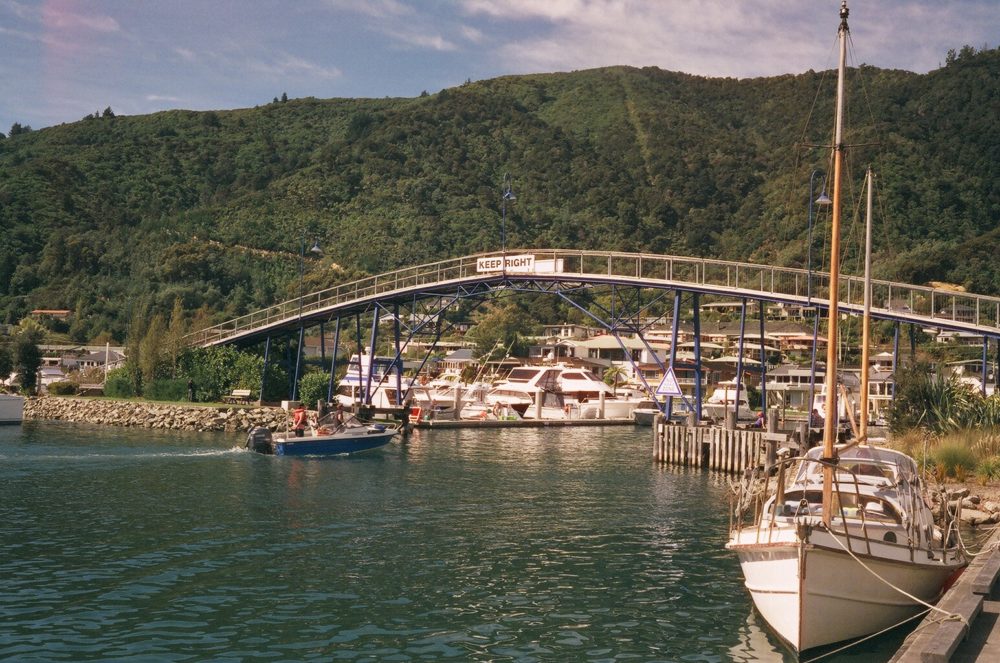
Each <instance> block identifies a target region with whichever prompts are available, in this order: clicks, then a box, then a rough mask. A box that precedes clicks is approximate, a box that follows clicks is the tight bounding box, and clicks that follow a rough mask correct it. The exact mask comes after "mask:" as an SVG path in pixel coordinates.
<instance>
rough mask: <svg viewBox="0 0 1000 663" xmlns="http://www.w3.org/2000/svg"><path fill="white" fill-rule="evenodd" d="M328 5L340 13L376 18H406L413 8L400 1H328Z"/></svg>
mask: <svg viewBox="0 0 1000 663" xmlns="http://www.w3.org/2000/svg"><path fill="white" fill-rule="evenodd" d="M326 4H327V5H329V6H330V7H332V8H333V9H336V10H339V11H347V12H352V13H356V14H365V15H366V16H372V17H374V18H387V17H390V16H406V15H409V14H413V13H414V10H413V8H411V7H409V6H408V5H406V4H404V3H402V2H399V1H398V0H360V1H359V0H326Z"/></svg>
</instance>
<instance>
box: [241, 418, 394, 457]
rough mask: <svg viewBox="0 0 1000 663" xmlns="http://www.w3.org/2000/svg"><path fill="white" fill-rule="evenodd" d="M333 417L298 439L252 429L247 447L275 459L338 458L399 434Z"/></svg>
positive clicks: (288, 433)
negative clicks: (280, 457)
mask: <svg viewBox="0 0 1000 663" xmlns="http://www.w3.org/2000/svg"><path fill="white" fill-rule="evenodd" d="M336 416H337V415H336V414H331V415H328V416H327V417H326V418H324V419H322V420H320V422H319V423H318V424H317V425H316V426H313V427H310V428H309V429H308V430H306V431H304V433H303V435H302V436H301V437H298V436H296V435H295V433H294V432H292V431H286V432H284V433H272V432H271V431H270V430H269V429H268V428H265V427H258V428H254V429H252V430H251V431H250V434H249V435H248V436H247V442H246V447H247V448H248V449H250V450H251V451H256V452H258V453H262V454H274V455H275V456H338V455H343V454H354V453H359V452H362V451H370V450H371V449H377V448H379V447H383V446H385V445H387V444H389V442H391V441H392V438H394V437H395V436H396V435H398V434H399V429H398V428H397V427H395V426H391V425H388V424H381V423H365V422H362V421H361V420H359V419H357V418H356V417H353V416H350V417H348V418H347V419H346V420H344V421H343V422H338V421H336Z"/></svg>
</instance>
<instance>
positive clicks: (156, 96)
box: [144, 94, 181, 103]
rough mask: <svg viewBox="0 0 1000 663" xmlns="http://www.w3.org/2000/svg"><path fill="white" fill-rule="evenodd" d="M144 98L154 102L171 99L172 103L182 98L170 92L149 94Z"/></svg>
mask: <svg viewBox="0 0 1000 663" xmlns="http://www.w3.org/2000/svg"><path fill="white" fill-rule="evenodd" d="M144 99H145V100H146V101H153V102H161V101H169V102H170V103H179V102H180V100H181V99H180V97H173V96H170V95H168V94H147V95H146V96H145V97H144Z"/></svg>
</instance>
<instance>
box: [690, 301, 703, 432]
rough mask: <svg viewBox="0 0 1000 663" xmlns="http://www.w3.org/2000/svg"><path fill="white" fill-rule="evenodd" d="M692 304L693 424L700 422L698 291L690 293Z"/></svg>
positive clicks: (699, 318) (699, 307) (699, 310)
mask: <svg viewBox="0 0 1000 663" xmlns="http://www.w3.org/2000/svg"><path fill="white" fill-rule="evenodd" d="M692 303H693V305H694V415H695V424H698V423H700V422H701V396H702V393H701V380H702V369H701V302H700V297H699V295H698V293H697V292H696V293H694V294H693V295H692Z"/></svg>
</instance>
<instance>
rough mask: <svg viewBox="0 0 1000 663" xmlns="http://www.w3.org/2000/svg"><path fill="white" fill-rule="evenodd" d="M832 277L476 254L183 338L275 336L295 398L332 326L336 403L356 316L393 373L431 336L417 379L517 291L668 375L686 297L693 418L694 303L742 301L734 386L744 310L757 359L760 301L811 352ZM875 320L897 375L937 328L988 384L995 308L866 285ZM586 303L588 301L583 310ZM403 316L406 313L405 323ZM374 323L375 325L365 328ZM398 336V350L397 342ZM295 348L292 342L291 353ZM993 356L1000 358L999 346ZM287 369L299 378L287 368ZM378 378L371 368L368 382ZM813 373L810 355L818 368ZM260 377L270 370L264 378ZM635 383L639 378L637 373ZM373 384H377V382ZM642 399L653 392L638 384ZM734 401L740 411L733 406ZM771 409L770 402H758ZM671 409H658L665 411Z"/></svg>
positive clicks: (996, 330)
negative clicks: (316, 332) (341, 361)
mask: <svg viewBox="0 0 1000 663" xmlns="http://www.w3.org/2000/svg"><path fill="white" fill-rule="evenodd" d="M602 286H603V287H605V288H607V289H609V290H610V292H611V297H610V306H608V307H601V306H598V305H596V304H595V303H594V301H593V300H592V298H589V297H582V296H581V294H582V292H583V291H586V290H590V289H593V288H595V287H602ZM828 287H829V275H828V274H827V273H825V272H816V271H807V270H803V269H796V268H784V267H776V266H769V265H758V264H753V263H740V262H731V261H720V260H709V259H703V258H691V257H684V256H663V255H653V254H635V253H620V252H600V251H572V250H538V249H523V250H517V251H508V252H506V253H502V252H491V253H482V254H476V255H472V256H464V257H461V258H455V259H450V260H445V261H439V262H435V263H430V264H427V265H418V266H415V267H407V268H403V269H399V270H394V271H392V272H387V273H385V274H380V275H377V276H372V277H367V278H365V279H360V280H358V281H355V282H351V283H347V284H342V285H339V286H335V287H333V288H328V289H325V290H321V291H319V292H315V293H310V294H308V295H304V296H302V297H299V298H295V299H291V300H288V301H286V302H281V303H279V304H276V305H274V306H271V307H268V308H266V309H262V310H260V311H255V312H253V313H250V314H248V315H245V316H241V317H239V318H236V319H234V320H230V321H227V322H224V323H222V324H219V325H215V326H213V327H209V328H206V329H202V330H199V331H197V332H194V333H192V334H190V335H189V336H188V338H187V340H188V342H189V343H190V344H191V345H198V346H211V345H222V344H237V345H241V346H249V345H257V344H259V343H261V342H263V343H264V355H265V363H266V362H267V361H269V360H270V354H271V352H270V351H271V344H272V338H275V337H277V338H289V339H295V338H296V337H297V343H295V355H296V357H295V358H294V362H293V361H292V359H291V357H289V358H288V363H289V375H290V377H291V383H290V385H289V392H290V393H291V395H292V400H295V399H296V397H297V385H298V377H299V371H300V369H301V359H302V347H303V341H304V338H305V331H306V329H307V328H310V327H316V326H318V327H320V331H321V333H320V339H321V361H323V362H324V365H325V362H326V356H325V355H326V352H325V345H324V344H325V333H323V332H324V331H325V327H326V325H327V324H330V323H332V324H334V325H335V332H334V353H333V357H332V359H331V361H330V389H329V390H328V398H330V399H332V386H333V374H334V368H335V365H336V361H337V357H336V348H338V347H339V345H340V344H339V339H340V336H341V333H342V332H343V331H344V329H345V320H351V319H352V318H353V322H354V324H353V325H352V327H353V329H352V330H351V331H353V332H354V334H353V335H354V336H355V339H356V341H357V347H358V354H359V356H360V354H361V350H362V349H363V348H364V340H363V334H362V320H365V323H366V325H369V324H370V328H369V331H368V341H369V343H368V345H369V347H371V348H375V347H376V342H377V340H378V331H379V325H380V322H386V321H387V320H391V322H392V327H393V342H394V347H395V359H394V363H397V364H398V363H399V361H400V357H401V351H400V348H402V347H404V346H405V345H406V344H408V343H409V342H410V341H412V340H414V339H415V338H416V337H418V336H420V335H424V336H426V335H433V336H434V342H433V343H432V344H431V345H430V346H429V347H428V348H427V351H426V352H425V354H424V357H423V359H422V361H421V363H420V368H421V369H422V368H423V367H424V365H425V364H426V362H427V361H428V359H429V357H430V356H431V354H432V353H433V351H434V349H435V345H436V344H437V342H438V341H439V340H440V338H441V336H442V334H444V333H446V331H447V329H446V328H445V327H444V326H443V324H444V325H446V324H447V323H446V321H445V317H444V314H445V313H447V311H448V310H449V309H450V308H451V307H452V306H454V305H455V304H456V303H458V302H461V301H472V302H476V305H477V306H478V305H481V304H482V303H483V302H485V301H489V300H492V299H494V298H496V297H498V296H505V295H508V294H516V293H522V292H532V293H548V294H551V295H553V296H554V297H558V298H560V299H562V300H563V301H565V302H567V303H568V304H570V305H571V306H573V307H575V308H576V309H578V310H579V311H581V312H582V313H583V314H584V315H585V316H587V317H588V318H590V319H591V320H592V321H593V322H594V323H595V324H596V325H597V326H600V327H601V328H603V329H604V330H606V331H607V332H608V333H609V334H612V335H614V337H615V338H616V339H617V340H618V343H619V345H620V347H621V348H622V350H623V351H624V354H625V356H626V357H628V358H629V360H630V361H631V353H630V352H628V351H627V350H626V347H625V344H624V343H623V342H622V335H623V334H630V335H634V336H636V337H637V338H639V339H640V340H641V342H642V343H643V344H644V345H645V347H646V348H647V349H648V350H649V354H650V356H651V357H654V358H656V362H657V363H658V364H660V369H661V370H667V369H668V368H669V369H672V368H673V366H674V362H675V359H676V347H677V343H676V339H677V334H678V328H677V323H678V320H679V318H680V307H681V300H682V296H684V295H686V296H688V297H689V298H690V302H691V310H692V311H693V320H694V324H695V334H694V338H695V360H694V363H695V367H696V375H695V389H696V391H695V394H694V402H693V403H688V407H689V409H692V410H694V411H695V412H696V416H698V417H699V418H700V404H701V400H702V399H701V393H700V388H701V356H700V347H699V345H700V334H699V329H698V327H699V324H700V298H701V296H702V295H709V296H719V297H725V298H727V299H736V300H738V301H740V302H742V306H741V314H740V337H739V352H738V361H739V363H738V365H737V385H738V387H737V388H739V385H740V384H741V382H742V381H741V379H740V378H741V376H742V374H743V366H742V357H743V349H744V336H745V329H746V323H747V302H750V301H756V302H758V303H759V306H758V309H759V311H760V315H759V325H760V334H759V338H760V343H761V356H762V357H763V356H764V347H763V346H764V310H765V303H767V302H773V303H785V304H793V305H800V306H803V307H806V308H809V309H811V310H812V311H813V312H814V319H815V323H814V326H813V329H814V331H813V341H814V342H813V347H814V348H815V345H816V343H815V341H816V338H817V334H818V328H819V327H818V318H819V316H820V315H821V311H823V310H825V309H826V308H828V304H829V302H828V299H824V297H825V296H827V293H828ZM871 290H872V299H871V301H872V302H873V304H872V309H871V315H872V318H873V319H880V320H890V321H893V322H894V323H895V339H894V344H893V347H894V355H895V357H894V361H895V363H894V365H897V366H898V353H899V330H900V325H901V324H904V323H908V324H910V325H911V349H912V347H913V343H914V340H913V339H914V336H913V333H912V330H913V329H915V328H916V327H921V328H924V327H932V328H936V329H939V330H951V331H959V332H965V333H971V334H976V335H980V336H982V337H983V339H984V343H983V362H982V369H983V380H982V382H983V385H984V387H985V383H986V368H987V352H988V348H989V341H990V340H991V339H997V338H1000V298H997V297H989V296H985V295H975V294H971V293H965V292H956V291H954V290H947V289H941V288H930V287H926V286H914V285H908V284H902V283H893V282H888V281H873V282H872V285H871ZM839 292H840V298H841V301H840V309H841V312H842V313H848V314H852V313H853V314H860V313H861V312H862V303H863V298H864V283H863V280H861V279H860V277H855V276H849V275H848V276H844V275H842V276H841V283H840V289H839ZM671 295H672V299H673V302H672V310H673V313H672V317H671V319H672V321H673V328H672V339H671V340H672V342H671V350H670V355H669V358H668V361H667V363H666V364H663V363H662V362H661V360H660V359H659V357H658V355H657V354H656V353H655V352H652V348H651V347H650V345H649V343H648V341H647V340H646V338H645V332H647V331H648V330H649V327H650V326H651V325H653V324H656V323H657V322H659V320H661V319H662V318H663V317H665V316H662V315H650V312H651V311H657V310H660V309H662V308H664V307H665V306H666V303H667V302H666V300H667V299H668V298H669V297H670V296H671ZM581 300H583V301H584V302H585V303H581ZM401 309H403V310H404V313H403V314H401V313H400V311H401ZM369 319H370V322H368V320H369ZM404 338H405V340H404ZM291 346H292V342H291V340H290V341H289V343H288V344H287V346H286V347H287V348H288V349H289V350H290V349H291ZM998 353H1000V348H998ZM293 364H294V369H293V368H292V365H293ZM372 370H374V366H373V363H369V372H371V371H372ZM760 370H761V372H762V375H761V386H762V391H765V394H764V397H765V398H766V362H761V368H760ZM813 372H815V357H814V358H813ZM395 373H396V377H395V379H396V381H397V385H396V387H397V392H396V393H397V394H399V393H401V392H402V385H401V384H400V383H399V381H400V377H399V373H400V372H399V371H395ZM265 374H266V370H265ZM636 374H637V375H641V373H639V372H638V371H636ZM387 375H388V373H385V374H383V375H381V376H372V375H369V376H368V379H367V381H366V383H367V385H368V386H367V387H366V392H367V393H366V395H365V399H366V402H367V403H368V404H370V402H371V395H372V394H371V390H372V388H373V385H377V384H379V382H381V381H384V380H385V379H387ZM373 378H374V382H373ZM644 386H645V387H646V389H647V391H648V392H649V393H652V392H653V389H654V388H653V387H652V386H651V385H648V384H645V385H644ZM738 399H739V395H738V394H737V402H739V400H738ZM764 402H766V401H764ZM671 408H672V399H670V398H668V399H667V400H666V402H665V403H664V409H665V410H666V411H667V413H669V412H670V411H671Z"/></svg>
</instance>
